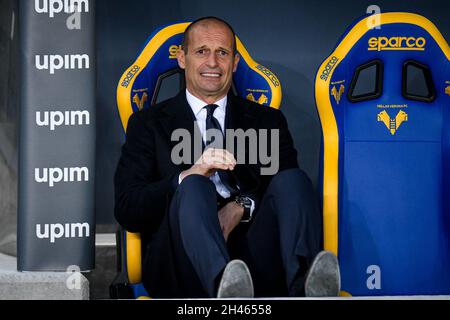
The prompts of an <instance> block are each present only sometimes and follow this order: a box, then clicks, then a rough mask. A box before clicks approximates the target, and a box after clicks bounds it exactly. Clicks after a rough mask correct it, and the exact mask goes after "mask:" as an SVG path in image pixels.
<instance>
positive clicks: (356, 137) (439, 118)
mask: <svg viewBox="0 0 450 320" xmlns="http://www.w3.org/2000/svg"><path fill="white" fill-rule="evenodd" d="M449 87H450V48H449V46H448V44H447V42H446V41H445V39H444V38H443V36H442V35H441V33H440V32H439V30H438V29H437V28H436V26H435V25H434V24H433V23H432V22H430V21H429V20H427V19H426V18H424V17H423V16H420V15H417V14H413V13H406V12H392V13H382V14H378V15H373V16H366V17H363V18H361V19H359V20H358V21H356V22H355V23H354V24H352V26H351V27H350V28H349V29H348V30H347V31H346V32H345V34H344V35H343V36H342V37H341V39H340V40H339V42H338V44H337V46H336V47H335V49H334V51H333V52H332V54H331V55H330V56H329V57H328V58H327V59H325V61H324V62H323V63H322V65H321V66H320V68H319V70H318V73H317V76H316V81H315V98H316V104H317V108H318V112H319V115H320V121H321V124H322V130H323V143H322V152H321V165H320V168H321V172H320V175H321V179H320V180H321V192H322V201H323V214H324V244H325V249H327V250H330V251H333V252H335V253H336V254H338V257H339V261H340V265H341V275H342V289H343V290H344V291H346V292H347V293H348V294H351V295H418V294H449V293H450V272H449V270H450V199H449V197H448V196H449V195H450V193H449V191H450V110H449V109H450V88H449Z"/></svg>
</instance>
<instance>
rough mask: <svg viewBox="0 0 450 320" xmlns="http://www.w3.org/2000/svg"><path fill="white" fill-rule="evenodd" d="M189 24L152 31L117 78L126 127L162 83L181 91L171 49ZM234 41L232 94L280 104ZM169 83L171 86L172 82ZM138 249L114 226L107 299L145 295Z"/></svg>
mask: <svg viewBox="0 0 450 320" xmlns="http://www.w3.org/2000/svg"><path fill="white" fill-rule="evenodd" d="M189 24H190V22H180V23H174V24H170V25H167V26H164V27H161V28H158V29H157V30H156V31H154V32H153V33H152V34H151V35H150V37H149V38H148V39H147V40H146V42H145V44H144V47H143V49H142V51H141V52H140V53H139V54H138V57H137V58H136V60H135V61H134V62H133V64H132V65H131V66H130V67H129V68H128V69H127V70H126V71H125V72H124V74H123V75H122V77H121V78H120V81H119V84H118V87H117V105H118V109H119V114H120V119H121V121H122V125H123V128H124V130H125V131H126V128H127V122H128V119H129V117H130V115H131V114H132V113H133V112H136V111H139V110H142V109H145V108H149V107H150V108H151V106H152V105H154V104H155V103H156V102H158V101H160V99H161V96H162V95H164V94H167V93H165V92H166V91H167V89H165V85H164V82H165V81H167V82H170V81H171V80H170V78H176V77H178V81H177V85H176V93H178V92H179V91H180V90H184V77H183V76H182V71H181V69H179V67H178V63H177V60H176V53H177V50H179V49H180V45H181V41H182V38H183V33H184V30H185V29H186V27H187V26H188V25H189ZM236 38H237V37H236ZM236 41H237V50H238V52H239V54H240V56H241V59H240V61H239V64H238V67H237V70H236V72H235V74H234V76H233V91H234V93H235V94H236V95H238V96H241V97H244V98H246V99H249V100H252V101H256V102H258V103H259V104H261V105H264V106H270V107H273V108H279V107H280V103H281V96H282V93H281V84H280V81H279V80H278V78H277V77H276V76H275V75H274V74H273V73H272V72H271V71H270V70H269V69H267V68H266V67H264V66H262V65H260V64H258V63H257V62H255V61H254V60H253V59H252V58H251V57H250V55H249V53H248V52H247V50H246V49H245V48H244V46H243V44H242V43H241V41H240V40H239V39H238V38H237V39H236ZM170 83H172V84H173V80H172V82H170ZM169 91H170V90H169ZM142 247H143V245H142V243H141V237H140V235H139V234H138V233H130V232H127V231H126V230H124V229H122V228H119V231H118V232H117V248H118V259H119V263H118V264H119V266H118V267H119V268H118V269H119V274H118V276H117V278H116V279H115V280H114V282H113V283H112V285H111V287H110V295H111V297H112V298H145V297H148V296H149V295H148V293H147V292H146V291H145V288H144V287H143V285H142V283H141V275H142V255H141V252H142ZM150 296H151V293H150Z"/></svg>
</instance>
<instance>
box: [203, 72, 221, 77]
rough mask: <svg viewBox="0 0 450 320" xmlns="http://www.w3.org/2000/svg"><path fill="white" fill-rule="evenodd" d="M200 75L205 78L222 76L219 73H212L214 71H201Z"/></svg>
mask: <svg viewBox="0 0 450 320" xmlns="http://www.w3.org/2000/svg"><path fill="white" fill-rule="evenodd" d="M200 75H201V76H202V77H205V78H219V77H221V76H222V74H221V73H214V72H201V73H200Z"/></svg>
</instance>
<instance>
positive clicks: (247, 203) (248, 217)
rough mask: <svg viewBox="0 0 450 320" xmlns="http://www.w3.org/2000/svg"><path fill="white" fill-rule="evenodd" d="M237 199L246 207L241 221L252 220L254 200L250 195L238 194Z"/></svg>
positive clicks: (237, 201)
mask: <svg viewBox="0 0 450 320" xmlns="http://www.w3.org/2000/svg"><path fill="white" fill-rule="evenodd" d="M235 201H236V203H237V204H238V205H240V206H241V207H242V208H244V214H243V215H242V219H241V222H250V221H251V220H252V210H251V208H252V200H250V198H249V197H243V196H237V197H236V198H235Z"/></svg>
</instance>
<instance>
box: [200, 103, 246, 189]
mask: <svg viewBox="0 0 450 320" xmlns="http://www.w3.org/2000/svg"><path fill="white" fill-rule="evenodd" d="M218 107H219V106H218V105H217V104H208V105H207V106H205V108H206V112H207V113H206V143H205V148H206V147H208V146H211V147H219V148H222V149H225V138H224V135H223V132H222V128H221V126H220V123H219V121H218V120H217V119H216V118H215V117H214V116H213V114H214V110H216V109H217V108H218ZM209 129H215V130H217V131H216V132H220V133H221V135H220V139H221V141H216V140H212V139H213V138H214V139H217V138H219V136H218V135H213V136H210V135H209V134H208V130H209ZM211 140H212V141H211ZM217 172H218V173H219V177H220V181H222V183H223V184H224V185H225V187H227V189H228V190H229V191H230V193H231V194H232V195H234V194H237V193H238V192H239V190H238V188H237V184H236V181H235V179H234V177H233V176H232V174H231V173H230V171H228V170H217Z"/></svg>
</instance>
